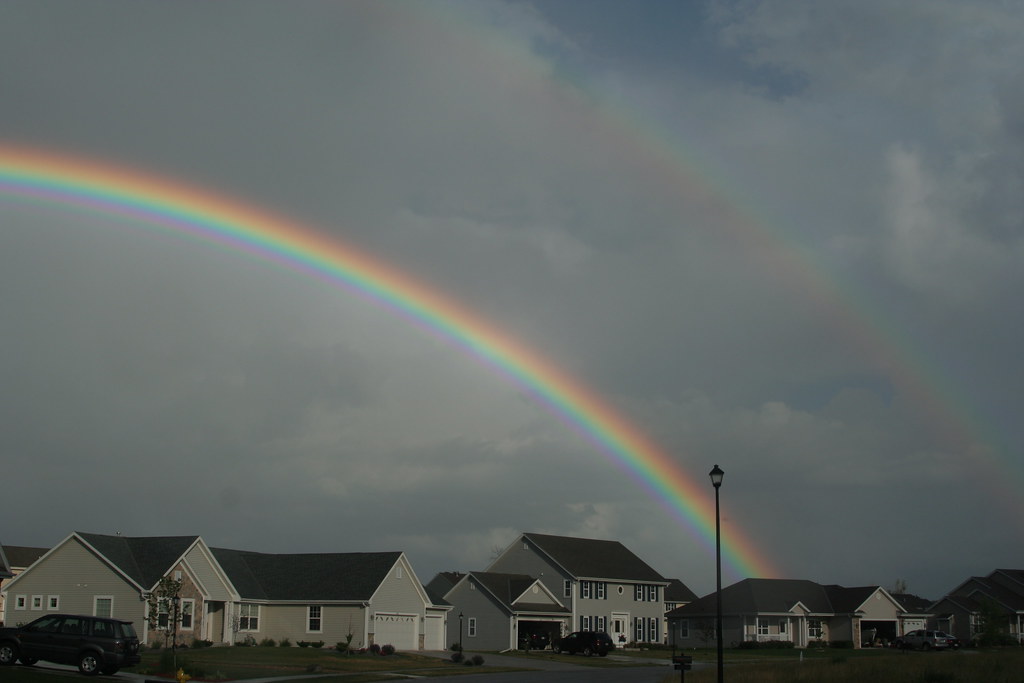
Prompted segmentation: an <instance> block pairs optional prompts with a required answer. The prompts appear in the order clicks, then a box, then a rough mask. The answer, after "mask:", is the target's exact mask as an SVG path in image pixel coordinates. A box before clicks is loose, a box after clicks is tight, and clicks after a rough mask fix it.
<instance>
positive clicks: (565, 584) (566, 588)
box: [562, 579, 572, 598]
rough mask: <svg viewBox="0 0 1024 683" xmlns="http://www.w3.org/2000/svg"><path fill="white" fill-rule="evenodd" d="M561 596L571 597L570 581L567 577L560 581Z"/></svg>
mask: <svg viewBox="0 0 1024 683" xmlns="http://www.w3.org/2000/svg"><path fill="white" fill-rule="evenodd" d="M562 597H563V598H571V597H572V581H570V580H569V579H565V580H564V581H562Z"/></svg>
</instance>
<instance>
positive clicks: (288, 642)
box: [277, 638, 292, 647]
mask: <svg viewBox="0 0 1024 683" xmlns="http://www.w3.org/2000/svg"><path fill="white" fill-rule="evenodd" d="M277 646H278V647H291V646H292V641H291V640H290V639H288V638H282V639H281V642H280V643H278V644H277Z"/></svg>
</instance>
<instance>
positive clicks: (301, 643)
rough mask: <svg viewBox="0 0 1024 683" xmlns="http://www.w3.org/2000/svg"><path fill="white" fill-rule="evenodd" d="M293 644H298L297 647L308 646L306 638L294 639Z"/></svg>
mask: <svg viewBox="0 0 1024 683" xmlns="http://www.w3.org/2000/svg"><path fill="white" fill-rule="evenodd" d="M295 644H296V645H298V646H299V647H309V641H308V640H296V641H295Z"/></svg>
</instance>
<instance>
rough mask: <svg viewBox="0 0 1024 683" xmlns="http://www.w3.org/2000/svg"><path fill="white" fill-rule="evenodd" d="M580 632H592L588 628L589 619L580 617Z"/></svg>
mask: <svg viewBox="0 0 1024 683" xmlns="http://www.w3.org/2000/svg"><path fill="white" fill-rule="evenodd" d="M580 630H581V631H590V630H592V629H591V628H590V617H584V616H580Z"/></svg>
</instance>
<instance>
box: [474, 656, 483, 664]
mask: <svg viewBox="0 0 1024 683" xmlns="http://www.w3.org/2000/svg"><path fill="white" fill-rule="evenodd" d="M483 663H484V658H483V657H481V656H480V655H473V664H475V665H476V666H483Z"/></svg>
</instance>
